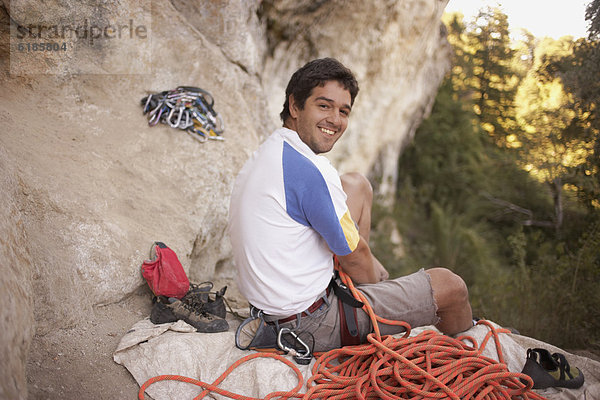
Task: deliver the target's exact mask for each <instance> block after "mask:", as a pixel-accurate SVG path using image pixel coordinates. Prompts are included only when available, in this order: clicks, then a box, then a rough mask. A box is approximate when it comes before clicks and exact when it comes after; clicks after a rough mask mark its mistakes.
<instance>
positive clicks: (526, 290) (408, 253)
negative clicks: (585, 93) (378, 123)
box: [371, 0, 600, 349]
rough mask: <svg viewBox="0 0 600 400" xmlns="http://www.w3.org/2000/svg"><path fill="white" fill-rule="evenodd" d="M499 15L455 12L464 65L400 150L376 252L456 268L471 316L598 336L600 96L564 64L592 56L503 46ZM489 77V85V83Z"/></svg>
mask: <svg viewBox="0 0 600 400" xmlns="http://www.w3.org/2000/svg"><path fill="white" fill-rule="evenodd" d="M596 3H598V0H595V1H594V4H596ZM588 10H589V8H588ZM500 14H501V13H500V12H499V11H498V10H492V11H491V12H490V10H488V14H487V16H484V18H483V19H480V20H479V24H475V23H472V24H470V25H465V24H463V23H462V21H461V20H460V18H458V17H457V16H450V17H449V18H448V19H447V21H446V22H447V23H448V30H449V35H450V37H449V41H450V42H451V44H452V45H453V47H454V48H455V49H456V58H455V67H454V68H453V70H452V72H451V73H450V74H449V76H448V77H447V78H446V80H445V81H444V83H443V85H442V86H441V87H440V90H439V93H438V96H437V98H436V101H435V104H434V107H433V109H432V113H431V116H430V117H429V118H428V119H427V120H425V121H424V122H423V123H422V124H421V126H420V127H419V129H418V131H417V133H416V135H415V139H414V141H413V142H412V143H411V144H410V145H409V146H407V148H406V149H405V150H404V152H403V154H402V155H401V157H400V159H399V171H398V183H397V188H398V191H397V195H396V198H395V203H394V206H393V207H392V208H385V207H382V206H377V205H376V206H375V208H374V215H373V222H374V225H375V226H374V230H373V232H372V236H371V240H372V242H373V251H374V253H375V254H376V255H377V256H378V258H379V259H380V260H381V261H382V263H383V264H384V265H385V266H386V267H388V269H389V270H390V273H391V275H392V276H397V275H402V274H406V273H409V272H412V271H414V270H416V269H418V268H421V267H425V268H428V267H433V266H438V265H442V266H446V267H449V268H451V269H452V270H454V271H455V272H457V273H459V274H460V275H461V276H462V277H463V278H464V279H465V281H466V282H467V284H468V286H469V290H470V296H471V302H472V305H473V310H474V314H475V315H478V316H482V317H486V318H489V319H491V320H494V321H496V322H498V323H500V324H503V325H507V326H514V327H515V328H517V329H519V330H520V331H521V333H523V334H526V335H529V336H534V337H537V338H539V339H541V340H545V341H548V342H551V343H553V344H555V345H558V346H566V347H568V348H575V347H578V346H579V347H583V346H587V347H588V348H590V346H591V347H592V348H595V349H600V333H599V332H600V315H599V314H600V290H598V287H599V284H600V252H599V251H598V249H600V204H599V203H598V201H599V199H600V196H599V194H600V178H599V176H600V175H599V172H600V139H598V137H599V136H600V135H598V130H597V127H596V126H595V125H594V124H595V122H597V121H598V119H597V107H596V106H597V103H595V102H593V101H590V100H589V99H587V98H586V99H582V98H581V97H578V95H577V92H576V91H575V90H565V88H564V85H566V86H567V87H568V85H567V84H565V83H564V82H565V80H566V79H567V78H566V77H567V76H568V74H566V71H572V72H573V71H577V68H579V67H578V66H580V65H584V64H585V63H584V62H583V61H582V60H580V59H578V58H577V57H579V56H580V53H577V45H576V44H573V43H572V42H569V41H568V40H567V41H562V42H561V41H547V42H540V41H537V40H534V39H533V38H532V37H531V36H530V37H529V39H528V40H527V43H521V45H520V47H519V46H516V47H514V48H516V49H519V50H518V51H514V52H513V53H510V52H507V53H503V52H502V51H500V50H499V49H501V48H503V47H504V48H506V47H507V43H505V42H502V41H500V42H490V40H491V39H494V40H499V39H502V35H504V34H505V33H506V35H507V29H508V26H507V24H506V19H505V16H502V15H500ZM486 18H488V19H486ZM486 21H487V22H486ZM491 25H494V26H495V27H496V28H494V27H493V26H491ZM488 28H489V30H490V31H489V32H487V33H486V29H488ZM492 28H493V29H500V28H501V29H506V32H505V33H502V34H501V35H500V36H498V35H491V33H490V32H494V31H493V30H492ZM490 38H491V39H490ZM490 43H492V44H490ZM494 43H495V44H494ZM484 54H486V55H485V56H484ZM486 57H487V58H488V60H487V61H485V62H487V63H488V64H485V65H486V67H485V70H486V71H488V72H489V73H487V74H485V73H480V72H481V71H479V70H478V69H477V66H481V65H483V64H481V63H483V62H484V58H486ZM557 66H558V67H560V68H562V69H560V68H558V67H557ZM573 73H575V72H573ZM478 74H479V76H478ZM490 76H497V77H498V78H494V79H490V80H489V82H488V83H489V84H490V86H493V89H494V90H489V88H488V89H486V90H485V91H484V90H480V89H482V88H483V86H484V84H483V83H482V82H483V79H484V78H486V77H488V78H489V77H490ZM515 77H516V78H515ZM492 82H494V83H493V84H492ZM499 82H504V83H502V84H500V83H499ZM517 89H518V90H519V96H520V98H519V99H518V100H519V102H520V105H519V107H520V108H519V113H520V114H517V109H516V108H515V104H516V103H515V94H516V92H517ZM482 98H484V99H485V101H483V102H482ZM553 101H554V103H553ZM486 102H487V103H486ZM498 110H500V111H498ZM490 126H494V128H493V129H490ZM498 132H502V135H501V137H502V138H503V139H502V140H499V138H500V136H498V135H497V133H498ZM511 135H512V140H508V138H509V137H511ZM515 138H516V139H515ZM577 146H580V147H579V152H578V154H579V156H580V159H578V160H575V159H574V158H573V157H574V156H573V155H572V154H570V153H569V152H568V150H569V149H571V150H574V149H575V148H577ZM594 146H595V147H594ZM548 149H550V150H548ZM552 149H554V153H553V152H552ZM560 149H563V150H564V151H563V153H560V152H559V151H558V150H560ZM545 151H546V153H544V152H545ZM557 154H558V156H557ZM550 156H552V157H559V158H551V157H550ZM561 157H562V158H561ZM532 165H533V166H534V167H535V168H532V167H527V166H532ZM536 171H537V172H538V174H537V175H536V174H533V172H536ZM540 171H546V174H547V175H546V176H544V178H543V179H541V178H540V177H541V176H543V174H542V173H539V172H540ZM557 194H560V196H558V195H557ZM559 214H560V215H561V219H562V221H563V222H562V223H561V224H558V223H557V218H558V217H557V216H558V215H559Z"/></svg>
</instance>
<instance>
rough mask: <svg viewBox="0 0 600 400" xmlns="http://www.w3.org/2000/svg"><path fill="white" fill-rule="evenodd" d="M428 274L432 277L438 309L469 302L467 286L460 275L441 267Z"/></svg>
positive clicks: (431, 270) (429, 271) (432, 269)
mask: <svg viewBox="0 0 600 400" xmlns="http://www.w3.org/2000/svg"><path fill="white" fill-rule="evenodd" d="M426 272H427V273H428V274H429V276H430V277H431V287H432V289H433V296H434V298H435V300H436V303H437V305H438V309H444V308H447V307H453V306H455V305H458V304H464V303H468V302H469V290H468V288H467V284H466V283H465V281H464V280H463V279H462V278H461V277H460V276H459V275H457V274H455V273H454V272H452V271H450V270H449V269H447V268H441V267H436V268H431V269H428V270H427V271H426Z"/></svg>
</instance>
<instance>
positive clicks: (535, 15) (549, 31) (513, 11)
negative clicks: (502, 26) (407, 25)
mask: <svg viewBox="0 0 600 400" xmlns="http://www.w3.org/2000/svg"><path fill="white" fill-rule="evenodd" d="M590 2H591V0H545V1H544V0H450V1H449V2H448V5H447V6H446V11H447V12H452V11H460V12H462V13H463V15H464V16H465V22H470V21H472V20H473V16H475V15H476V14H477V12H478V10H479V9H480V8H483V7H486V6H492V7H495V6H498V5H499V6H500V8H501V9H502V11H504V13H505V14H506V15H507V16H508V24H509V27H510V30H511V34H517V33H518V31H519V28H525V29H527V30H528V31H529V32H531V33H532V34H533V35H534V36H536V37H542V36H550V37H552V38H554V39H558V38H560V37H561V36H565V35H571V36H574V38H575V39H577V38H580V37H587V21H586V20H585V7H586V5H587V4H588V3H590Z"/></svg>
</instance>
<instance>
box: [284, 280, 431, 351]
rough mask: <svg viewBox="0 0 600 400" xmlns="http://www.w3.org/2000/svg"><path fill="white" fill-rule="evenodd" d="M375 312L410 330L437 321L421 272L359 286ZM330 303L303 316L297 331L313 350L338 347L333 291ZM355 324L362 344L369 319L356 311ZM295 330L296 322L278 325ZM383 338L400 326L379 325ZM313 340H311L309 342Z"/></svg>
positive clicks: (337, 321)
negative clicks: (310, 343) (402, 324)
mask: <svg viewBox="0 0 600 400" xmlns="http://www.w3.org/2000/svg"><path fill="white" fill-rule="evenodd" d="M357 289H358V290H359V291H361V292H362V293H363V294H364V295H365V297H366V298H367V300H368V301H369V303H370V304H371V306H372V307H373V310H374V311H375V314H377V315H379V316H380V317H382V318H386V319H391V320H395V321H405V322H407V323H408V324H410V326H411V327H417V326H424V325H435V324H437V323H438V322H439V317H438V316H437V314H436V311H437V306H436V304H435V300H434V298H433V289H432V288H431V278H430V277H429V274H427V273H426V272H425V270H423V269H421V270H419V271H417V272H415V273H413V274H410V275H407V276H403V277H400V278H396V279H392V280H388V281H383V282H379V283H374V284H365V285H358V286H357ZM328 300H329V304H323V305H322V306H321V307H320V308H319V309H318V310H316V311H315V312H313V313H312V314H311V315H310V316H308V317H302V318H301V321H300V327H299V329H298V330H297V331H296V332H297V333H299V334H300V336H301V337H303V338H306V337H307V336H311V335H312V337H313V338H314V343H315V346H314V351H327V350H330V349H334V348H339V347H341V338H340V327H339V323H340V317H339V310H338V301H337V297H336V296H335V295H334V294H333V291H331V292H330V293H329V296H328ZM357 322H358V327H359V332H360V336H361V342H362V343H365V342H366V341H367V334H369V333H371V332H372V331H373V325H372V324H371V320H370V319H369V316H368V315H367V313H366V312H365V311H363V310H362V309H358V310H357ZM281 326H284V327H290V328H294V327H295V326H296V321H293V322H287V323H285V324H281ZM379 330H380V332H381V334H382V335H392V334H396V333H401V332H403V331H404V328H402V327H400V326H393V325H384V324H381V323H380V324H379ZM310 341H312V340H310Z"/></svg>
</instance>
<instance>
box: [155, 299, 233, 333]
mask: <svg viewBox="0 0 600 400" xmlns="http://www.w3.org/2000/svg"><path fill="white" fill-rule="evenodd" d="M180 319H181V320H183V321H185V322H186V323H188V324H190V325H192V326H193V327H194V328H196V330H197V331H198V332H203V333H214V332H225V331H227V330H228V329H229V324H228V323H227V321H226V320H225V319H224V318H219V317H217V316H215V315H213V314H210V313H208V312H205V311H201V310H200V311H199V310H196V309H194V308H193V307H190V306H189V305H188V304H186V303H184V302H183V301H181V300H179V299H176V298H174V297H169V298H168V299H167V300H166V302H165V299H164V298H162V297H161V298H157V299H156V302H155V303H154V305H153V306H152V311H151V313H150V321H152V323H153V324H164V323H167V322H175V321H178V320H180Z"/></svg>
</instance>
